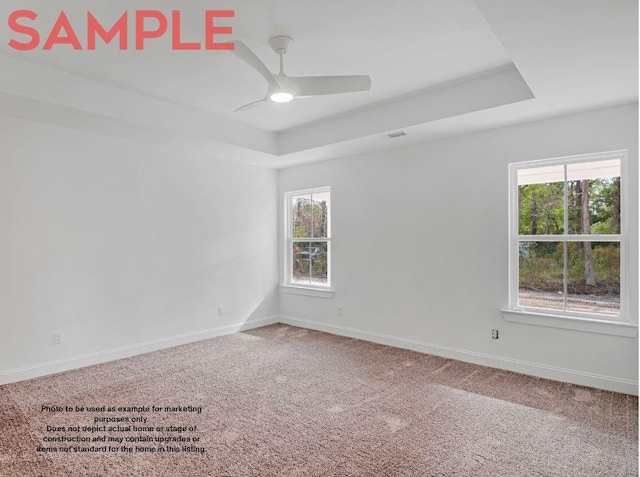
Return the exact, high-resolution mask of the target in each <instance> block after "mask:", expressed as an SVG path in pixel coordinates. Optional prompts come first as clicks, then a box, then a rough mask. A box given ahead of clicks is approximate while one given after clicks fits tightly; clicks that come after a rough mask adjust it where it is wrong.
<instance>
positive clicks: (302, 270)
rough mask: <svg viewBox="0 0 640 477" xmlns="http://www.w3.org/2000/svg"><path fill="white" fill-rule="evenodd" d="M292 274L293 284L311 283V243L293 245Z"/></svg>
mask: <svg viewBox="0 0 640 477" xmlns="http://www.w3.org/2000/svg"><path fill="white" fill-rule="evenodd" d="M292 247H293V250H292V255H291V257H292V264H291V268H292V273H291V281H292V282H293V283H300V284H303V283H304V284H307V285H308V284H309V283H311V274H310V270H311V242H293V244H292Z"/></svg>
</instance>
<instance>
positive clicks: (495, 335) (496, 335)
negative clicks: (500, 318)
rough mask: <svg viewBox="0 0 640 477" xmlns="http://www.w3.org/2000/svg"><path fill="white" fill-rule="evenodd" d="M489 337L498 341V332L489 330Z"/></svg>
mask: <svg viewBox="0 0 640 477" xmlns="http://www.w3.org/2000/svg"><path fill="white" fill-rule="evenodd" d="M491 337H492V338H493V339H494V340H497V339H498V330H491Z"/></svg>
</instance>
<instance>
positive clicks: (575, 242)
mask: <svg viewBox="0 0 640 477" xmlns="http://www.w3.org/2000/svg"><path fill="white" fill-rule="evenodd" d="M625 158H626V153H625V152H614V153H604V154H593V155H585V156H579V157H570V158H560V159H551V160H543V161H531V162H527V163H520V164H511V165H510V169H511V171H510V172H511V208H510V210H511V212H510V217H511V225H510V249H511V255H510V289H511V291H510V296H509V301H510V308H511V309H516V310H528V311H534V312H536V311H537V312H543V313H544V312H546V313H552V314H554V315H562V316H566V317H581V318H592V319H593V318H596V319H607V320H615V321H626V319H625V313H624V312H625V306H624V258H623V254H624V235H623V233H624V232H625V230H624V227H623V225H622V222H623V218H624V213H623V212H622V210H621V205H624V203H623V201H622V199H621V192H622V190H623V185H622V181H624V177H623V169H624V163H625Z"/></svg>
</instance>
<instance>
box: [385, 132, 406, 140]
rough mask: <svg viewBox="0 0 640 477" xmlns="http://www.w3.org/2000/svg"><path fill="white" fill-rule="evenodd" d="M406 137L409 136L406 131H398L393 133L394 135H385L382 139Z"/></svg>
mask: <svg viewBox="0 0 640 477" xmlns="http://www.w3.org/2000/svg"><path fill="white" fill-rule="evenodd" d="M406 135H407V133H406V132H405V131H396V132H392V133H389V134H383V135H382V136H380V137H382V138H384V139H395V138H397V137H402V136H406Z"/></svg>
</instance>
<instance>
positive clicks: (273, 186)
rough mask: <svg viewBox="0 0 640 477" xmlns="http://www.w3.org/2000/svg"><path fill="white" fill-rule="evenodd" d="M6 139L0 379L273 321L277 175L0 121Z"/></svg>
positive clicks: (0, 191) (1, 178)
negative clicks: (57, 341)
mask: <svg viewBox="0 0 640 477" xmlns="http://www.w3.org/2000/svg"><path fill="white" fill-rule="evenodd" d="M0 144H2V152H1V155H0V217H1V220H2V222H1V231H0V324H1V326H2V331H1V332H0V383H1V382H3V381H4V382H6V381H12V380H16V379H19V378H24V377H29V376H31V375H37V374H44V373H47V372H51V371H57V370H61V369H66V368H71V367H75V366H79V365H83V364H88V363H90V362H95V361H101V360H105V359H115V358H118V357H122V356H123V355H127V354H133V353H136V352H142V351H148V350H150V349H154V348H158V347H163V346H168V345H171V344H178V343H180V342H186V341H190V340H193V339H198V338H206V337H209V336H214V335H216V334H219V333H220V332H221V330H222V331H227V332H228V331H230V330H231V331H232V330H234V329H237V328H238V326H241V325H242V324H243V323H245V322H247V321H251V320H257V319H261V318H268V317H273V319H275V316H276V315H277V313H278V309H277V303H278V296H277V274H278V264H277V257H276V250H277V247H278V245H277V228H276V217H277V210H276V207H277V192H276V191H277V172H276V171H273V170H269V169H263V168H257V167H251V166H246V165H241V164H237V163H231V162H226V161H217V160H213V159H211V158H201V157H194V156H187V155H178V154H175V153H171V152H168V151H165V150H162V149H160V148H153V147H151V146H148V145H144V144H141V143H135V142H130V141H124V140H116V139H110V138H107V137H103V136H98V135H93V134H88V133H84V132H80V131H73V130H68V129H63V128H57V127H52V126H46V125H43V124H37V123H33V122H28V121H21V120H14V119H9V118H3V117H0ZM219 306H222V307H224V310H223V315H222V316H218V307H219ZM234 326H235V328H234ZM57 330H63V331H64V337H65V342H64V344H62V345H54V344H53V333H54V331H57ZM96 354H98V356H95V355H96Z"/></svg>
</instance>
